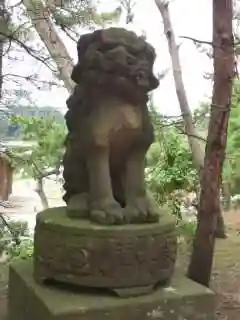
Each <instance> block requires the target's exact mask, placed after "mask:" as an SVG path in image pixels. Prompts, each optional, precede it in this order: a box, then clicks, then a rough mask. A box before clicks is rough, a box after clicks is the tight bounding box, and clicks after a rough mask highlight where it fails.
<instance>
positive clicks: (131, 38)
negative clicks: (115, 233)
mask: <svg viewBox="0 0 240 320" xmlns="http://www.w3.org/2000/svg"><path fill="white" fill-rule="evenodd" d="M154 60H155V51H154V49H153V48H152V46H150V45H149V44H148V43H147V42H146V41H145V40H144V38H143V37H138V36H137V35H136V34H135V33H133V32H130V31H127V30H125V29H122V28H109V29H105V30H97V31H95V32H93V33H91V34H86V35H83V36H82V37H81V38H80V40H79V42H78V63H77V65H76V66H75V67H74V70H73V72H72V79H73V81H74V82H76V87H75V89H74V92H73V93H72V95H71V96H70V97H69V99H68V100H67V106H68V112H67V114H66V116H65V117H66V123H67V127H68V131H69V133H68V136H67V139H66V153H65V156H64V179H65V184H64V189H65V191H66V193H65V195H64V200H65V201H66V203H67V206H68V214H69V216H75V217H79V218H80V217H84V218H88V219H90V220H91V221H95V222H97V223H100V224H109V225H111V224H127V223H147V222H156V221H158V220H159V215H160V212H159V208H158V206H157V204H155V202H154V201H153V200H152V199H150V198H149V197H148V196H147V193H146V189H145V182H144V165H145V155H146V152H147V150H148V148H149V146H150V145H151V143H152V142H153V139H154V133H153V126H152V124H151V120H150V115H149V112H148V108H147V102H148V93H149V92H150V91H151V90H153V89H155V88H157V86H158V80H157V79H156V77H155V76H154V74H153V64H154Z"/></svg>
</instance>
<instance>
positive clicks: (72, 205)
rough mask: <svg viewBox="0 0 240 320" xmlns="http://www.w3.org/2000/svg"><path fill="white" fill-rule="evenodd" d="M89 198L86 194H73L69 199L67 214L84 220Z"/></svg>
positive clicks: (87, 210) (86, 214)
mask: <svg viewBox="0 0 240 320" xmlns="http://www.w3.org/2000/svg"><path fill="white" fill-rule="evenodd" d="M88 201H89V196H88V194H87V193H80V194H75V195H74V196H72V197H71V198H70V199H69V202H68V204H67V212H68V215H69V216H71V217H76V218H86V217H87V216H88V212H89V203H88Z"/></svg>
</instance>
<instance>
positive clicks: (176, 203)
mask: <svg viewBox="0 0 240 320" xmlns="http://www.w3.org/2000/svg"><path fill="white" fill-rule="evenodd" d="M152 117H153V123H154V127H155V135H156V142H155V143H153V145H152V146H151V148H150V150H149V152H148V154H147V169H146V181H147V186H148V189H149V191H150V193H151V194H152V195H153V197H154V198H155V199H156V200H157V202H158V203H159V204H160V205H162V204H168V206H169V207H170V208H171V209H172V213H173V214H174V215H175V216H177V217H178V218H179V219H181V213H180V205H181V202H182V198H183V194H184V193H183V190H184V191H192V190H195V188H196V184H197V172H196V170H195V168H194V166H193V162H192V155H191V152H190V150H189V147H188V143H187V140H186V138H185V137H184V136H183V135H181V134H180V133H179V132H178V130H177V129H176V123H175V122H173V121H171V120H170V121H169V119H167V120H164V118H163V117H162V116H161V115H158V114H157V113H156V112H155V111H154V110H152Z"/></svg>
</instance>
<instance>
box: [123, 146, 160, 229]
mask: <svg viewBox="0 0 240 320" xmlns="http://www.w3.org/2000/svg"><path fill="white" fill-rule="evenodd" d="M145 154H146V149H138V150H133V151H132V153H131V154H130V156H129V158H128V161H127V172H126V208H125V219H126V220H127V221H128V222H130V223H145V222H157V221H158V220H159V216H160V211H159V208H158V205H157V203H155V201H154V200H153V199H151V198H149V197H148V196H147V192H146V187H145V179H144V168H145Z"/></svg>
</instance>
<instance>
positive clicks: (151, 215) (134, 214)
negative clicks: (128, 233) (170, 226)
mask: <svg viewBox="0 0 240 320" xmlns="http://www.w3.org/2000/svg"><path fill="white" fill-rule="evenodd" d="M124 216H125V220H126V221H127V222H128V223H148V222H158V220H159V217H160V212H159V208H158V205H157V204H156V203H155V202H154V200H152V199H149V198H147V197H137V198H134V199H131V200H130V201H129V202H128V204H127V206H126V208H125V209H124Z"/></svg>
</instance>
